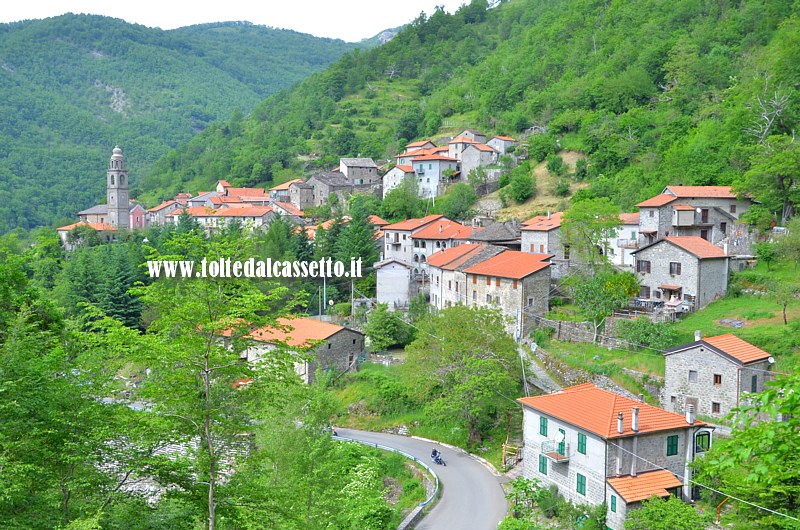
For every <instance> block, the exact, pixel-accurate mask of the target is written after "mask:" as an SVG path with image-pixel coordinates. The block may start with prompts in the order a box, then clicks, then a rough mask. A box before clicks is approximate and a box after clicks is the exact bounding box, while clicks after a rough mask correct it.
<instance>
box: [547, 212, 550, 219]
mask: <svg viewBox="0 0 800 530" xmlns="http://www.w3.org/2000/svg"><path fill="white" fill-rule="evenodd" d="M547 219H548V220H550V210H547Z"/></svg>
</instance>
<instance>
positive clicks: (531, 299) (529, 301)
mask: <svg viewBox="0 0 800 530" xmlns="http://www.w3.org/2000/svg"><path fill="white" fill-rule="evenodd" d="M532 306H533V297H532V296H529V297H528V307H532Z"/></svg>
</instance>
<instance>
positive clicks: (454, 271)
mask: <svg viewBox="0 0 800 530" xmlns="http://www.w3.org/2000/svg"><path fill="white" fill-rule="evenodd" d="M502 251H503V249H502V248H501V247H496V246H493V245H480V244H479V245H459V246H457V247H452V248H448V249H446V250H440V251H438V252H436V253H434V254H433V255H431V257H430V258H429V259H428V270H429V272H430V286H429V292H430V303H431V305H432V306H434V307H435V308H436V309H439V310H441V309H445V308H447V307H452V306H454V305H457V304H462V305H467V304H468V292H469V290H468V289H467V275H466V274H465V273H464V270H465V269H468V268H469V267H471V266H473V265H476V264H478V263H481V262H482V261H485V260H487V259H489V258H491V257H493V256H496V255H497V254H499V253H500V252H502Z"/></svg>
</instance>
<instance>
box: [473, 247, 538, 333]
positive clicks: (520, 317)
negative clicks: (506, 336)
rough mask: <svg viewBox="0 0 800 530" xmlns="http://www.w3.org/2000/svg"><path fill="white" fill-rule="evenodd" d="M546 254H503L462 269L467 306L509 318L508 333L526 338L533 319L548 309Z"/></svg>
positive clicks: (509, 251) (517, 252)
mask: <svg viewBox="0 0 800 530" xmlns="http://www.w3.org/2000/svg"><path fill="white" fill-rule="evenodd" d="M550 258H551V256H550V255H549V254H529V253H527V252H519V251H516V250H504V251H503V252H501V253H499V254H496V255H495V256H493V257H491V258H488V259H486V260H484V261H481V262H480V263H476V264H475V265H472V266H471V267H469V268H467V269H464V274H465V275H466V290H467V293H464V294H465V295H466V305H468V306H476V307H494V308H497V309H500V311H501V312H502V313H503V314H504V315H505V316H507V317H508V326H507V331H508V332H509V333H510V334H512V335H513V336H514V337H517V338H521V337H527V336H528V334H529V333H530V331H531V330H532V329H533V326H534V324H535V322H534V317H535V316H541V315H544V314H545V313H547V310H548V309H549V305H550V262H549V261H548V260H549V259H550Z"/></svg>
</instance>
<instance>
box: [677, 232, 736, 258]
mask: <svg viewBox="0 0 800 530" xmlns="http://www.w3.org/2000/svg"><path fill="white" fill-rule="evenodd" d="M664 239H665V240H666V241H669V242H670V243H672V244H673V245H675V246H678V247H680V248H682V249H683V250H685V251H686V252H688V253H690V254H693V255H694V256H696V257H698V258H700V259H709V258H724V257H726V256H727V254H725V251H723V250H722V249H721V248H719V247H718V246H716V245H714V244H713V243H709V242H708V241H706V240H705V239H703V238H702V237H698V236H667V237H665V238H664Z"/></svg>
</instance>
